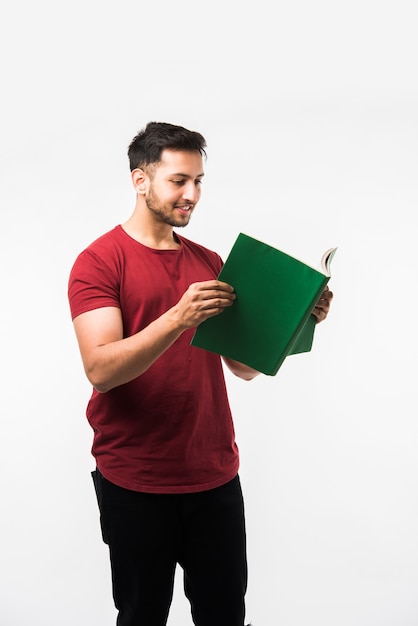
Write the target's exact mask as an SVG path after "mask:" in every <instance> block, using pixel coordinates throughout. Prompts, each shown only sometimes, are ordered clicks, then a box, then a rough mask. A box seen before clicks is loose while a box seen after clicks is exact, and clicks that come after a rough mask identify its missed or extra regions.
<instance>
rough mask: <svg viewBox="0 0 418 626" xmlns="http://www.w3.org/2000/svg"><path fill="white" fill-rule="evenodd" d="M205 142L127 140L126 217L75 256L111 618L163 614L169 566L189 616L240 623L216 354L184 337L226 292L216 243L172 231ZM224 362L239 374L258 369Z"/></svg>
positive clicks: (189, 201)
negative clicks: (129, 188) (129, 207)
mask: <svg viewBox="0 0 418 626" xmlns="http://www.w3.org/2000/svg"><path fill="white" fill-rule="evenodd" d="M205 147H206V143H205V140H204V138H203V137H202V135H200V134H199V133H197V132H194V131H190V130H187V129H185V128H183V127H180V126H174V125H172V124H166V123H157V122H151V123H149V124H148V125H147V126H146V128H145V129H143V130H142V131H140V132H139V133H138V134H137V136H136V137H135V138H134V139H133V140H132V142H131V144H130V146H129V150H128V155H129V160H130V167H131V172H132V183H133V187H134V189H135V192H136V204H135V208H134V211H133V214H132V215H131V217H130V218H129V219H128V220H127V221H126V222H125V223H124V224H122V225H118V226H116V227H115V228H114V229H113V230H111V231H110V232H108V233H107V234H105V235H103V236H102V237H100V238H99V239H97V240H96V241H95V242H93V243H92V244H91V245H90V246H89V247H88V248H87V249H86V250H84V251H83V252H82V253H81V254H80V255H79V257H78V258H77V260H76V262H75V264H74V266H73V268H72V271H71V275H70V280H69V301H70V306H71V313H72V318H73V320H74V327H75V331H76V335H77V339H78V343H79V347H80V352H81V357H82V360H83V364H84V368H85V372H86V375H87V377H88V379H89V381H90V382H91V383H92V385H93V393H92V396H91V399H90V401H89V404H88V408H87V417H88V420H89V422H90V424H91V426H92V428H93V431H94V441H93V448H92V454H93V456H94V457H95V460H96V466H97V467H96V470H95V471H94V472H93V479H94V484H95V488H96V493H97V498H98V503H99V508H100V518H101V528H102V534H103V540H104V541H105V543H107V544H108V546H109V551H110V561H111V568H112V583H113V596H114V601H115V606H116V608H117V610H118V617H117V625H118V626H163V625H164V624H166V622H167V617H168V612H169V607H170V603H171V598H172V592H173V580H174V573H175V568H176V564H177V563H179V564H180V566H181V567H182V568H183V571H184V589H185V594H186V596H187V597H188V599H189V601H190V604H191V611H192V616H193V621H194V623H195V624H196V625H197V626H209V625H210V626H243V624H244V618H245V604H244V596H245V592H246V585H247V564H246V548H245V522H244V507H243V499H242V493H241V487H240V482H239V477H238V466H239V456H238V449H237V446H236V443H235V437H234V427H233V421H232V416H231V412H230V407H229V403H228V398H227V393H226V388H225V381H224V376H223V369H222V362H221V358H220V357H219V356H217V355H216V354H213V353H210V352H207V351H205V350H201V349H199V348H196V347H192V346H190V341H191V338H192V336H193V332H194V329H195V328H196V327H197V326H198V325H199V324H201V323H202V322H203V321H205V320H206V319H208V318H209V317H212V316H214V315H219V314H222V311H223V310H224V309H225V308H226V307H229V306H233V304H234V299H235V294H234V288H233V286H231V285H228V284H226V283H224V282H221V281H218V280H217V278H216V277H217V276H218V274H219V271H220V269H221V267H222V261H221V259H220V257H219V256H218V255H217V254H216V253H215V252H212V251H210V250H208V249H206V248H204V247H202V246H200V245H198V244H196V243H193V242H191V241H189V240H188V239H186V238H184V237H183V236H180V235H179V234H177V233H176V232H175V231H174V230H173V229H174V228H181V227H184V226H186V225H187V224H188V222H189V220H190V217H191V215H192V213H193V211H194V209H195V207H196V204H197V202H198V201H199V198H200V194H201V184H202V179H203V175H204V171H203V157H204V156H206V153H205ZM331 298H332V294H331V292H330V291H329V290H327V291H325V292H324V294H323V297H322V298H321V300H320V302H319V303H318V305H317V307H316V309H315V311H314V312H315V314H316V316H317V318H318V320H319V321H321V320H322V319H325V317H326V315H327V313H328V310H329V306H330V301H331ZM224 362H225V363H226V365H227V366H228V367H229V368H230V369H231V370H232V372H233V373H234V374H236V375H237V376H239V377H241V378H243V379H245V380H250V379H252V378H254V377H255V376H256V375H257V374H258V372H256V371H255V370H253V369H251V368H249V367H247V366H246V365H243V364H241V363H238V362H236V361H233V360H231V359H227V358H225V359H224Z"/></svg>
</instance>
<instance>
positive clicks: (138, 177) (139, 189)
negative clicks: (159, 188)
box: [131, 168, 147, 195]
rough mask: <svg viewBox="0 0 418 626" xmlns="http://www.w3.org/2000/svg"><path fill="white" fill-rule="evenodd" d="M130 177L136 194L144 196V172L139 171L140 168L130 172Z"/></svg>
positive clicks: (145, 176)
mask: <svg viewBox="0 0 418 626" xmlns="http://www.w3.org/2000/svg"><path fill="white" fill-rule="evenodd" d="M131 176H132V184H133V186H134V189H135V191H136V193H137V194H142V195H143V194H145V192H146V179H147V175H146V174H145V172H144V170H141V169H140V168H137V169H135V170H132V173H131Z"/></svg>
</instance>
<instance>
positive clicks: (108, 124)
mask: <svg viewBox="0 0 418 626" xmlns="http://www.w3.org/2000/svg"><path fill="white" fill-rule="evenodd" d="M414 5H415V3H414V2H413V1H411V2H407V1H404V0H397V2H396V3H395V2H391V1H381V2H370V1H369V0H362V1H358V0H352V1H351V2H335V1H334V2H332V1H331V0H329V1H326V0H318V1H317V2H309V1H307V0H296V1H294V2H286V3H284V2H278V3H273V2H267V1H266V0H260V1H259V2H256V3H249V2H246V0H241V1H240V2H227V1H224V2H213V3H199V2H192V1H189V2H187V1H185V0H179V1H178V2H170V3H169V2H166V3H162V4H161V3H152V2H141V1H138V0H136V1H135V2H133V1H124V0H121V1H120V2H118V3H113V4H110V3H103V2H97V1H88V0H84V1H83V2H80V0H74V1H73V2H72V3H66V4H64V3H60V2H55V3H52V2H51V1H46V0H40V1H39V2H29V1H28V0H24V1H23V2H20V3H19V2H17V3H14V4H13V5H10V6H9V7H8V8H6V9H4V8H3V10H2V16H1V20H0V53H1V54H0V58H1V78H0V80H1V92H2V97H1V102H0V107H1V116H0V137H1V142H0V150H1V155H0V206H1V227H0V237H1V241H0V271H1V294H2V295H1V326H0V330H1V343H0V346H1V355H2V376H1V382H2V385H1V389H2V391H1V455H0V459H1V460H0V463H1V467H0V481H1V484H0V487H1V490H0V497H1V500H0V502H1V514H0V541H1V546H0V554H1V557H0V623H1V624H2V626H29V625H30V626H57V625H59V626H74V625H75V624H76V625H77V626H111V625H114V624H115V610H114V607H113V603H112V599H111V587H110V572H109V565H108V556H107V548H106V546H104V544H102V542H101V539H100V532H99V522H98V514H97V510H96V503H95V500H94V494H93V488H92V484H91V479H90V471H91V469H92V468H93V460H92V457H91V456H90V446H91V440H92V433H91V431H90V428H89V426H88V424H87V421H86V419H85V416H84V412H85V406H86V403H87V400H88V397H89V394H90V387H89V385H88V383H87V381H86V379H85V377H84V373H83V371H82V366H81V360H80V357H79V354H78V349H77V346H76V341H75V336H74V333H73V329H72V325H71V321H70V315H69V309H68V303H67V296H66V288H67V278H68V273H69V270H70V268H71V265H72V263H73V261H74V259H75V256H76V255H77V254H78V253H79V252H80V251H81V250H82V249H83V248H84V247H85V246H86V245H87V244H89V243H90V242H91V241H92V240H93V239H94V238H96V237H97V236H99V235H100V234H102V233H104V232H105V231H106V230H109V229H110V228H112V227H113V226H114V225H115V224H117V223H119V222H121V221H124V220H125V219H126V218H127V217H128V216H129V215H130V214H131V211H132V209H133V206H134V200H135V198H134V193H133V190H132V187H131V183H130V176H129V170H128V160H127V156H126V150H127V146H128V144H129V142H130V140H131V139H132V137H133V135H134V134H136V132H137V131H138V130H139V129H140V128H142V127H143V126H144V125H145V124H146V123H147V122H148V121H150V120H157V121H168V122H172V123H177V124H182V125H184V126H187V127H189V128H192V129H194V130H198V131H200V132H202V133H203V134H204V135H205V137H206V139H207V142H208V157H209V158H208V161H207V166H206V174H207V175H206V179H205V181H204V186H203V197H202V200H201V202H200V205H199V207H198V209H197V210H196V212H195V214H194V216H193V218H192V222H191V224H190V226H189V227H188V228H187V230H186V231H183V234H184V235H185V236H187V237H189V238H191V239H194V240H196V241H198V242H200V243H202V244H204V245H206V246H208V247H211V248H214V249H216V250H217V251H218V252H219V253H220V254H221V255H222V256H224V257H225V256H226V254H227V252H228V251H229V249H230V247H231V245H232V243H233V241H234V240H235V237H236V235H237V234H238V232H241V231H242V232H246V233H247V234H250V235H252V236H254V237H257V238H260V239H262V240H264V241H266V242H267V243H270V244H272V245H274V246H276V247H280V248H282V249H283V250H285V251H287V252H289V253H291V254H293V255H295V256H298V257H299V258H301V259H303V260H305V261H306V262H308V263H310V264H312V265H317V264H318V262H319V258H320V256H321V255H322V253H323V252H324V250H325V249H327V248H329V247H331V246H338V248H339V249H338V252H337V255H336V257H335V259H334V262H333V278H332V280H331V283H330V285H331V286H332V289H333V291H334V293H335V299H334V303H333V307H332V313H331V314H330V316H329V318H328V320H327V321H326V323H324V324H322V325H321V326H319V327H318V328H317V331H316V336H315V345H314V350H313V351H312V352H311V353H310V354H308V355H300V356H294V357H290V358H289V359H287V360H286V362H285V364H284V365H283V367H282V368H281V370H280V372H279V374H278V375H277V376H276V377H265V376H261V377H259V378H258V379H256V380H255V381H253V382H251V383H245V382H243V381H240V380H238V379H233V377H232V376H230V375H229V374H228V375H227V376H228V385H229V393H230V401H231V405H232V408H233V411H234V415H235V424H236V431H237V438H238V443H239V446H240V449H241V456H242V466H241V479H242V483H243V488H244V493H245V499H246V510H247V525H248V542H249V554H248V556H249V566H250V579H249V590H248V597H247V600H248V620H251V621H252V622H253V623H254V626H275V625H279V626H308V625H309V626H416V625H417V624H418V595H417V585H418V544H417V524H418V496H417V493H418V489H417V488H418V479H417V478H418V455H417V443H418V442H417V434H418V432H417V431H418V427H417V417H418V415H417V404H416V378H417V376H416V374H417V368H416V358H417V350H416V348H417V341H416V323H415V316H416V274H417V259H416V257H417V253H416V232H417V228H416V222H415V215H414V213H415V212H416V208H417V196H418V194H417V187H418V184H417V171H418V169H417V165H418V158H417V145H418V121H417V120H418V116H417V105H418V85H417V52H418V46H417V37H416V22H415V20H414V13H413V7H414ZM187 624H191V618H190V616H189V608H188V606H187V602H186V600H185V599H184V597H183V593H182V589H181V578H180V575H179V576H178V577H177V578H176V589H175V598H174V602H173V607H172V612H171V615H170V618H169V625H170V626H186V625H187Z"/></svg>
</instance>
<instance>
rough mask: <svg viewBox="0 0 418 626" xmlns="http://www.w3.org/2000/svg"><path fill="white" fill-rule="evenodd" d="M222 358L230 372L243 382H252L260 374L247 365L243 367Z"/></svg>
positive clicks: (240, 364)
mask: <svg viewBox="0 0 418 626" xmlns="http://www.w3.org/2000/svg"><path fill="white" fill-rule="evenodd" d="M222 358H223V360H224V361H225V363H226V365H227V366H228V368H229V369H230V370H231V372H232V373H233V374H235V376H238V378H242V379H243V380H252V379H253V378H255V377H256V376H258V375H259V374H260V372H258V371H257V370H255V369H253V368H252V367H249V366H248V365H244V363H240V362H239V361H234V360H233V359H229V358H227V357H222Z"/></svg>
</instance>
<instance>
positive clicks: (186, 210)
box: [176, 204, 193, 215]
mask: <svg viewBox="0 0 418 626" xmlns="http://www.w3.org/2000/svg"><path fill="white" fill-rule="evenodd" d="M176 209H177V211H179V212H180V213H183V214H184V215H187V214H188V213H190V211H191V210H192V209H193V205H192V204H186V205H184V206H176Z"/></svg>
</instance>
